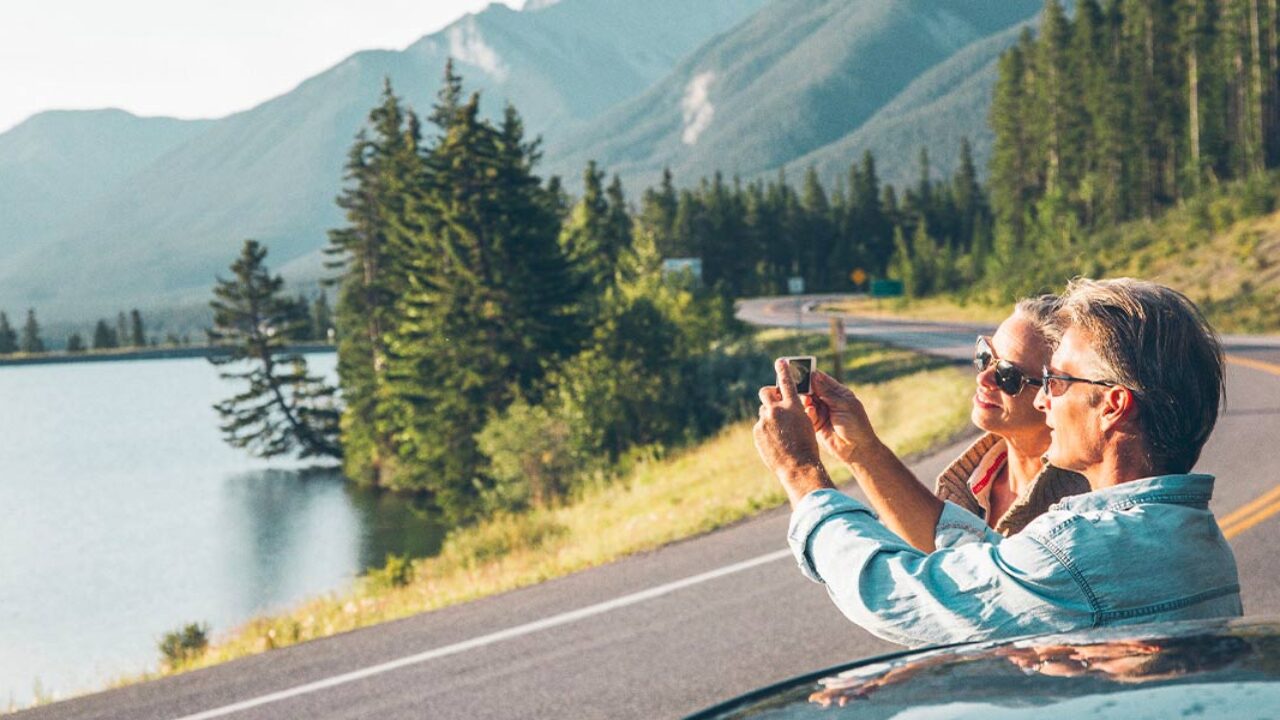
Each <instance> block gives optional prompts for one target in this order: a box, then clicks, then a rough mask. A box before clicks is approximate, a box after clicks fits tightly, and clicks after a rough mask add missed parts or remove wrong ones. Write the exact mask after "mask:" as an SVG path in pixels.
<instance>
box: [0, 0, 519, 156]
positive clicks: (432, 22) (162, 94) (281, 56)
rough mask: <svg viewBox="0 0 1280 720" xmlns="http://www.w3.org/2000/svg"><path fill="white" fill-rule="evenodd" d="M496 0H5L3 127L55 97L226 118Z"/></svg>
mask: <svg viewBox="0 0 1280 720" xmlns="http://www.w3.org/2000/svg"><path fill="white" fill-rule="evenodd" d="M489 2H490V0H0V132H4V131H5V130H8V129H10V128H11V127H13V126H14V125H17V124H18V123H20V122H21V121H23V120H25V119H26V118H28V117H30V116H31V115H33V114H35V113H37V112H40V111H42V110H49V109H55V108H58V109H66V108H74V109H82V108H101V107H118V108H123V109H125V110H128V111H130V112H133V113H135V114H138V115H170V116H175V117H181V118H202V117H219V116H222V115H226V114H228V113H232V112H236V111H238V110H244V109H246V108H249V107H252V106H253V105H256V104H258V103H260V102H262V101H263V100H267V99H268V98H271V97H274V96H276V95H279V94H281V93H284V92H287V91H288V90H290V89H291V88H293V87H294V86H295V85H297V84H298V83H300V82H302V81H303V80H305V79H306V78H308V77H310V76H311V75H314V74H316V73H318V72H320V71H321V70H324V69H326V68H328V67H330V66H332V65H335V64H337V63H338V62H339V61H341V60H342V59H343V58H345V57H347V56H348V55H350V54H351V53H353V52H355V51H357V50H365V49H369V48H394V49H401V48H404V47H405V46H407V45H409V44H410V43H412V42H413V41H414V40H417V39H418V38H420V37H422V36H423V35H426V34H428V33H431V32H434V31H436V30H439V29H440V28H442V27H444V26H445V25H448V24H449V23H450V22H452V21H453V20H455V19H457V18H458V17H461V16H462V15H463V14H464V13H468V12H476V11H479V10H482V9H483V8H484V7H485V6H486V5H488V4H489ZM503 2H505V3H506V4H507V5H510V6H512V7H516V8H519V7H521V6H523V5H524V0H503Z"/></svg>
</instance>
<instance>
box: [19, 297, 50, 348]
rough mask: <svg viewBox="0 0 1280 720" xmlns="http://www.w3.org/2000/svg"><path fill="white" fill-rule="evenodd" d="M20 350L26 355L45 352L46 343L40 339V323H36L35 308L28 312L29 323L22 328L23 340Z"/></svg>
mask: <svg viewBox="0 0 1280 720" xmlns="http://www.w3.org/2000/svg"><path fill="white" fill-rule="evenodd" d="M18 349H19V350H21V351H22V352H24V353H42V352H44V341H43V340H41V339H40V323H38V322H36V311H35V309H34V308H32V309H29V310H27V322H26V324H25V325H23V326H22V340H21V342H20V343H19V344H18Z"/></svg>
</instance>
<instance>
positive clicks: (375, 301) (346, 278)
mask: <svg viewBox="0 0 1280 720" xmlns="http://www.w3.org/2000/svg"><path fill="white" fill-rule="evenodd" d="M456 85H457V79H456V76H454V75H453V71H452V63H450V65H449V66H448V67H447V69H446V74H445V83H444V87H443V89H442V91H441V92H442V97H444V96H449V97H450V98H451V102H452V101H454V100H456V98H454V96H453V94H454V93H455V91H456ZM369 125H370V129H369V130H367V131H366V130H361V131H360V133H358V134H357V136H356V141H355V143H354V144H353V145H352V147H351V150H350V152H349V153H348V155H347V163H346V169H345V179H346V187H345V188H344V189H343V191H342V193H341V194H340V195H339V197H338V200H337V202H338V206H339V207H340V208H342V210H343V211H345V216H346V221H347V225H346V226H345V227H342V228H339V229H336V230H332V231H330V233H329V247H328V249H327V252H328V253H329V255H330V257H331V258H332V261H331V262H330V264H329V267H330V268H332V269H335V270H338V271H340V272H341V275H340V276H339V277H338V278H337V279H336V282H337V283H338V285H339V289H338V297H337V304H336V307H335V312H334V324H335V326H336V328H337V341H338V377H339V381H340V384H341V387H342V395H343V400H344V402H345V409H344V414H343V419H342V443H341V444H342V447H343V450H344V457H343V470H344V472H345V474H346V476H347V477H349V478H352V479H353V480H355V481H356V482H358V483H360V484H366V485H380V484H383V483H384V479H385V478H386V477H388V476H390V475H392V474H394V473H395V472H396V468H395V467H394V466H395V464H396V462H397V460H396V455H397V451H396V448H395V442H394V440H393V437H392V436H393V433H394V431H395V421H394V420H393V419H391V418H389V417H386V416H385V414H380V412H379V408H380V407H385V406H384V405H382V401H381V398H383V397H384V396H385V395H386V382H387V363H388V350H387V333H388V332H389V331H390V330H391V328H393V327H394V326H395V323H396V322H397V317H396V315H395V312H396V300H397V298H398V297H400V295H401V294H402V293H403V292H404V288H405V285H406V281H405V278H404V276H405V269H404V268H403V267H402V266H399V265H397V262H396V258H397V257H398V255H399V254H402V252H403V251H401V250H400V249H399V247H400V246H403V245H406V244H409V243H410V242H411V241H410V240H409V239H408V238H409V237H411V236H412V235H413V233H414V232H415V229H414V228H410V227H407V226H406V216H407V208H408V206H409V204H410V203H412V202H414V201H415V195H416V194H417V193H418V187H419V185H420V184H421V177H420V176H421V160H420V159H419V155H418V153H419V142H420V131H419V128H418V121H417V118H416V117H415V116H414V115H413V113H412V112H406V111H405V110H404V109H403V108H402V107H401V103H400V99H399V98H398V97H397V96H396V95H395V93H394V92H393V90H392V88H391V85H390V82H387V83H386V84H385V85H384V87H383V93H382V99H381V102H380V103H379V105H378V106H377V107H375V108H374V109H373V110H372V111H370V113H369Z"/></svg>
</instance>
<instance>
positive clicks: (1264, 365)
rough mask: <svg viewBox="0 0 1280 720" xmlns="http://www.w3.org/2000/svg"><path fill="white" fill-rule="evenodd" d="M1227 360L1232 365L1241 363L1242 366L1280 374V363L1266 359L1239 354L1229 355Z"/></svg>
mask: <svg viewBox="0 0 1280 720" xmlns="http://www.w3.org/2000/svg"><path fill="white" fill-rule="evenodd" d="M1227 362H1228V363H1231V364H1232V365H1239V366H1240V367H1247V368H1253V369H1254V370H1261V371H1262V372H1268V373H1271V374H1272V375H1280V365H1277V364H1275V363H1269V362H1267V361H1266V360H1254V359H1253V358H1247V357H1241V356H1239V355H1228V356H1227Z"/></svg>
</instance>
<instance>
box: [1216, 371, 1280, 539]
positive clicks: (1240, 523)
mask: <svg viewBox="0 0 1280 720" xmlns="http://www.w3.org/2000/svg"><path fill="white" fill-rule="evenodd" d="M1226 359H1227V362H1229V363H1231V364H1232V365H1239V366H1240V367H1247V368H1251V369H1253V370H1261V371H1262V372H1265V373H1271V374H1272V375H1277V376H1280V365H1277V364H1276V363H1270V362H1267V361H1265V360H1255V359H1253V358H1247V357H1241V356H1239V355H1227V357H1226ZM1276 513H1280V486H1278V487H1274V488H1271V490H1270V491H1269V492H1267V493H1265V494H1264V495H1262V496H1261V497H1258V498H1255V499H1254V500H1252V501H1250V502H1248V503H1245V504H1244V505H1242V506H1241V507H1238V508H1236V509H1235V510H1233V511H1232V512H1231V513H1230V514H1228V515H1227V516H1226V517H1224V518H1222V520H1221V521H1220V522H1219V523H1218V525H1219V526H1220V527H1221V528H1222V534H1223V535H1225V536H1226V538H1227V539H1228V540H1230V539H1231V538H1233V537H1235V536H1237V535H1239V534H1241V533H1243V532H1244V531H1246V530H1248V529H1249V528H1251V527H1253V526H1255V525H1257V524H1258V523H1260V522H1262V521H1263V520H1266V519H1267V518H1269V517H1271V516H1272V515H1275V514H1276Z"/></svg>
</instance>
